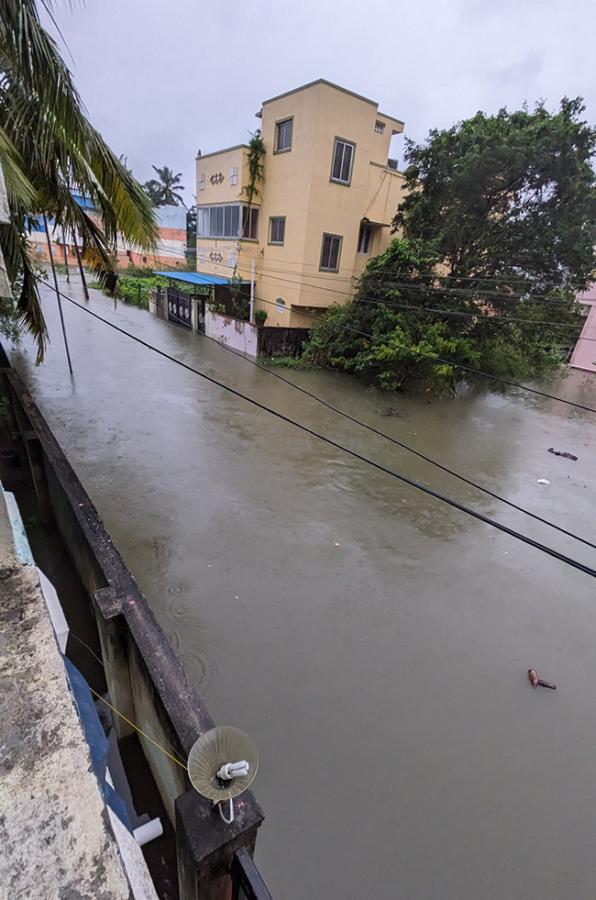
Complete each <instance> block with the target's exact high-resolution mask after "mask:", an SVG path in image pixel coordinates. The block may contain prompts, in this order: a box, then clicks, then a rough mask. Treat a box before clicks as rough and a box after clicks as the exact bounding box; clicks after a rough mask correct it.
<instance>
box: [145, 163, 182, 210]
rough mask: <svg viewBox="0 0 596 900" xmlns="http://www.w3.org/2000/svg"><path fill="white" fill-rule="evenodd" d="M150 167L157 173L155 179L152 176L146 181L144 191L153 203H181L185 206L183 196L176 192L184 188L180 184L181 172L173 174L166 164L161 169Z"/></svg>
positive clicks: (155, 204) (166, 204)
mask: <svg viewBox="0 0 596 900" xmlns="http://www.w3.org/2000/svg"><path fill="white" fill-rule="evenodd" d="M151 168H152V169H153V171H154V172H155V173H156V174H157V179H155V178H152V179H151V181H147V182H146V183H145V191H146V192H147V194H148V195H149V197H151V199H152V200H153V205H154V206H178V204H181V205H182V206H184V207H185V208H186V203H185V202H184V198H183V197H182V195H181V194H180V193H178V192H179V191H184V190H185V187H184V185H183V184H180V179H181V178H182V172H178V174H177V175H174V170H173V169H169V168H168V167H167V166H163V167H162V168H161V169H160V168H158V167H157V166H151ZM154 198H155V199H154Z"/></svg>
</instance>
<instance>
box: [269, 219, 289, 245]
mask: <svg viewBox="0 0 596 900" xmlns="http://www.w3.org/2000/svg"><path fill="white" fill-rule="evenodd" d="M285 235H286V217H285V216H271V218H270V219H269V243H270V244H283V242H284V238H285Z"/></svg>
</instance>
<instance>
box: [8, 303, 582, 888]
mask: <svg viewBox="0 0 596 900" xmlns="http://www.w3.org/2000/svg"><path fill="white" fill-rule="evenodd" d="M91 306H92V308H93V309H95V310H97V311H100V312H101V314H103V315H104V316H106V317H107V318H111V319H114V320H115V321H118V323H119V324H122V325H123V327H125V328H128V329H130V330H132V331H134V332H135V333H137V334H139V335H141V336H142V337H143V338H144V339H145V340H147V341H149V342H151V343H154V344H157V345H158V346H160V347H161V348H163V349H165V350H167V351H168V352H169V353H172V354H173V355H175V356H177V357H178V358H180V359H184V360H185V361H186V362H188V363H190V364H192V365H195V366H197V367H199V368H200V369H202V370H203V371H205V372H208V373H209V374H211V375H213V376H214V377H216V378H219V379H221V380H223V381H225V382H226V383H227V384H229V385H230V386H232V387H235V388H238V389H240V390H242V391H244V392H246V393H248V394H249V395H250V396H254V397H255V398H258V399H259V400H260V401H261V402H263V403H266V404H269V405H271V406H273V407H274V408H275V409H277V410H279V411H280V412H283V413H284V414H286V415H290V416H292V417H294V418H296V419H298V420H299V421H302V422H304V423H307V424H308V425H309V426H310V427H312V428H315V429H316V430H318V431H321V432H322V433H324V434H327V435H329V436H330V437H332V438H333V439H334V440H337V441H339V442H342V443H345V444H346V445H348V446H350V447H352V448H353V449H354V450H356V451H358V452H360V453H364V454H366V455H368V456H370V457H371V458H373V459H375V460H376V461H378V462H380V463H382V464H384V465H386V466H389V467H392V468H394V469H396V470H397V471H400V472H403V473H404V474H406V475H407V476H409V477H411V478H415V479H418V480H420V481H422V482H423V483H425V484H429V485H432V486H433V487H434V488H436V489H438V490H440V491H443V492H445V493H447V494H449V495H450V496H453V497H455V498H457V499H458V500H460V501H461V502H465V503H468V504H471V505H473V506H474V507H475V508H476V509H478V510H480V511H482V512H483V513H485V514H489V515H492V516H495V517H498V518H499V521H502V522H504V523H505V524H507V525H510V526H512V527H516V528H520V529H522V530H523V531H524V532H525V533H527V534H529V535H531V536H532V537H535V538H536V539H538V540H541V541H544V542H546V543H548V544H550V545H551V546H554V547H556V548H558V549H560V550H561V551H563V552H566V553H570V554H571V555H574V556H576V557H577V558H578V559H582V560H584V561H587V562H590V563H591V564H592V565H594V564H595V563H596V560H595V556H596V554H590V553H589V552H588V549H587V548H585V547H582V546H580V545H576V543H575V542H574V541H572V540H571V539H567V538H564V537H563V536H561V535H558V534H556V533H555V532H550V529H547V528H545V526H541V525H540V524H539V523H537V522H535V521H532V520H530V519H527V518H526V517H524V516H523V515H522V514H520V513H517V512H516V511H515V510H512V509H509V508H507V507H503V506H502V505H500V504H499V503H498V502H497V501H495V500H493V499H491V498H489V497H487V496H486V495H484V494H480V493H478V492H477V491H475V490H474V489H473V488H471V487H470V486H467V485H465V484H462V483H461V482H459V481H457V480H456V479H454V478H453V477H452V476H450V475H448V474H446V473H444V472H440V471H437V470H436V469H433V467H432V466H429V465H428V464H427V463H425V462H424V461H422V460H420V459H418V458H416V457H414V456H412V455H411V454H408V453H407V452H406V451H403V450H401V449H400V448H398V447H396V446H394V445H391V444H390V443H389V442H386V441H383V440H382V439H381V438H379V437H377V436H375V435H372V434H370V433H367V432H365V431H363V430H362V429H360V428H358V427H357V426H356V425H354V424H353V423H350V422H347V421H346V420H345V419H341V418H340V417H338V416H337V415H335V414H334V413H332V412H331V411H329V410H327V409H324V408H322V407H321V406H320V405H317V404H316V403H315V402H314V401H312V400H310V399H309V398H307V397H305V396H303V395H301V394H299V393H297V392H295V391H292V389H291V388H290V387H289V386H287V385H284V384H283V383H280V382H279V381H278V380H277V379H274V378H271V377H269V376H268V375H267V373H264V372H262V371H259V370H258V369H256V368H255V367H254V366H251V365H249V364H248V363H246V362H245V361H243V360H241V359H238V358H236V357H235V356H233V355H232V354H230V353H227V352H226V351H224V350H223V349H222V348H220V347H218V346H216V345H214V344H213V343H210V342H209V341H207V340H205V339H201V338H200V337H198V336H193V335H191V334H188V333H186V332H184V331H182V330H179V329H176V328H175V327H172V326H168V325H166V324H165V323H163V322H158V321H156V320H154V319H152V318H151V317H150V316H149V315H148V314H147V313H144V312H142V311H140V310H137V309H134V308H128V307H125V306H122V305H120V306H119V307H118V308H117V309H116V310H114V309H113V308H112V305H111V304H110V303H109V302H107V301H106V300H105V299H103V298H101V297H98V296H97V295H94V297H93V299H92V300H91ZM65 307H66V308H65V315H66V322H67V328H68V331H69V335H70V340H71V348H72V356H73V364H74V369H75V381H74V385H73V384H72V383H71V382H70V379H69V377H68V372H67V369H66V364H65V360H64V358H63V348H62V345H61V342H60V335H59V332H58V331H57V321H56V316H55V308H54V301H53V298H52V297H51V295H48V296H47V297H46V298H45V300H44V308H45V309H46V312H47V315H48V318H49V321H50V330H51V336H52V338H53V343H52V346H51V349H50V352H49V354H48V360H47V364H46V365H45V366H44V367H43V368H42V369H35V368H34V367H33V365H32V361H33V358H34V357H33V352H32V350H31V347H30V345H29V344H28V343H27V342H26V341H25V342H24V343H23V345H22V347H21V349H17V350H16V351H15V352H14V354H13V357H12V358H13V362H14V364H15V365H16V366H17V367H18V368H19V370H20V371H21V372H22V373H23V374H24V376H25V377H26V380H27V381H28V382H29V384H30V385H31V387H32V390H33V393H34V395H35V397H36V399H37V400H38V402H39V404H40V406H41V407H42V409H43V411H44V412H45V414H46V415H47V417H48V419H49V421H50V424H51V425H52V427H53V428H54V429H55V432H56V434H57V437H58V439H59V440H60V442H61V444H62V446H63V447H64V448H65V450H66V451H67V453H68V454H69V457H70V459H71V462H72V464H73V466H74V468H75V470H76V471H77V473H78V474H79V476H80V477H81V478H82V480H83V482H84V484H85V486H86V487H87V489H88V491H89V493H90V494H91V496H92V498H93V500H94V501H95V503H96V504H97V506H98V509H99V511H100V513H101V515H102V516H103V518H104V520H105V522H106V525H107V527H108V529H109V530H110V532H111V533H112V536H113V538H114V540H115V541H116V543H117V544H118V546H119V548H120V550H121V552H122V554H123V556H124V558H125V560H126V562H127V564H128V565H129V566H130V568H131V570H132V571H133V573H134V574H135V576H136V578H137V579H138V581H139V584H140V586H141V588H142V589H143V590H144V592H145V594H146V595H147V597H148V598H149V600H150V602H151V604H152V606H153V608H154V610H155V612H156V614H157V616H158V618H159V620H160V622H161V624H162V625H163V627H164V629H165V630H166V633H167V634H168V636H169V637H170V638H171V640H172V642H173V644H174V646H175V647H176V650H177V652H178V653H179V654H180V656H181V658H182V660H183V662H184V665H185V668H186V669H187V671H188V673H189V676H190V678H191V679H192V681H193V682H194V684H195V685H196V686H197V687H198V688H199V689H200V691H201V693H202V694H203V696H204V697H205V698H206V700H207V702H208V703H209V705H210V707H211V710H212V713H213V715H214V717H215V718H216V719H217V720H218V721H220V722H222V723H228V722H230V723H231V722H233V723H235V724H237V725H239V726H240V727H242V728H245V729H246V730H247V731H249V732H250V733H252V734H253V735H254V737H255V738H256V740H257V742H258V744H259V746H260V750H261V755H262V760H263V762H262V768H261V770H260V772H259V778H258V781H257V783H256V786H255V787H256V793H257V796H258V798H259V800H260V801H261V802H262V803H263V806H264V807H265V809H266V812H267V815H268V818H267V821H266V823H265V826H264V828H263V829H262V834H261V835H260V838H259V844H258V851H257V853H258V860H259V862H260V865H261V867H262V869H263V872H264V874H265V877H266V879H267V880H268V881H269V883H270V885H271V887H272V889H273V891H274V894H275V896H276V898H277V900H282V898H283V900H286V898H287V900H303V898H307V897H308V898H336V897H337V898H340V897H341V898H361V897H367V896H374V897H375V898H376V900H393V898H395V897H397V896H399V897H407V898H408V900H431V898H437V900H445V898H447V900H477V898H479V897H482V898H494V900H503V898H512V900H517V898H522V897H523V898H524V900H545V898H551V897H557V898H558V900H588V898H589V900H593V897H594V877H593V862H592V857H593V848H592V843H593V841H592V839H591V835H592V834H593V809H594V808H595V806H596V781H595V779H594V777H593V774H594V763H595V758H596V757H595V754H596V750H595V749H594V748H595V747H596V692H595V691H594V688H593V685H594V683H595V682H596V658H595V655H594V650H593V648H594V644H595V642H596V601H595V596H596V595H595V592H594V586H593V583H592V582H591V580H590V579H589V578H587V577H586V576H584V575H582V574H581V573H578V572H575V571H573V570H571V569H568V568H566V567H565V566H563V565H562V564H560V563H558V562H557V561H556V560H553V559H550V558H548V557H545V556H544V555H542V554H540V553H538V552H536V551H533V550H532V549H530V548H528V547H525V546H523V545H521V544H519V543H518V542H515V541H514V540H512V539H510V538H508V537H507V536H505V535H503V534H500V533H498V532H496V531H495V530H494V529H491V528H490V527H488V526H485V525H482V524H480V523H478V522H476V521H474V520H472V519H470V518H468V517H465V516H464V515H463V514H461V513H459V512H458V511H457V510H453V509H450V508H448V507H447V506H445V505H444V504H441V503H439V502H437V501H435V500H433V499H431V498H430V497H426V496H424V495H422V494H420V493H419V492H416V491H414V490H413V489H412V488H410V487H408V486H406V485H404V484H401V483H399V482H397V481H395V480H394V479H391V478H389V477H387V476H385V475H383V474H382V473H380V472H378V471H375V470H373V469H371V468H370V467H367V466H365V465H363V464H361V463H359V462H358V461H356V460H355V459H352V458H350V457H348V456H346V455H345V454H342V453H341V452H340V451H337V450H335V449H334V448H332V447H329V446H326V445H324V444H322V443H321V442H319V441H316V440H315V439H312V438H310V437H308V436H307V435H305V434H303V433H300V432H299V431H297V430H296V429H293V428H291V427H290V426H289V425H286V424H284V423H283V422H280V421H279V420H276V419H275V418H273V417H271V416H268V415H267V414H266V413H264V412H261V411H259V410H257V409H255V408H253V407H250V406H249V405H248V404H246V403H243V402H242V401H241V400H239V399H237V398H234V397H232V396H230V395H229V394H227V393H225V392H224V391H221V390H220V389H218V388H216V387H215V386H213V385H210V384H208V383H206V382H204V381H202V380H201V379H199V378H197V377H195V376H193V375H192V374H190V373H189V372H185V371H183V370H182V369H179V368H178V367H176V366H174V365H172V364H171V363H168V362H167V361H166V360H164V359H160V358H158V357H157V356H155V355H152V354H151V353H150V352H149V351H147V350H146V349H144V348H143V347H140V346H139V345H135V344H134V343H132V342H130V341H129V340H128V339H127V338H125V337H124V336H122V335H118V334H116V333H115V332H114V331H113V330H112V329H109V328H107V327H106V326H103V325H102V324H101V323H100V322H97V321H96V320H93V319H92V318H91V317H88V316H85V314H84V313H83V312H81V311H80V310H77V309H76V308H72V307H70V306H69V305H68V304H65ZM283 374H284V377H288V378H289V379H291V380H296V381H297V382H299V383H300V384H302V385H303V386H305V387H306V388H308V390H311V391H313V392H315V393H319V394H321V395H322V396H324V397H325V399H327V400H328V401H330V402H331V403H333V404H335V405H337V406H339V407H341V408H344V409H346V410H347V411H349V412H350V413H351V414H352V415H356V416H358V417H359V418H362V419H364V420H365V421H368V422H370V423H371V424H373V425H374V426H375V427H377V428H380V429H381V430H383V431H386V432H387V433H389V434H391V435H392V436H394V437H396V438H397V439H399V440H401V441H404V442H406V443H409V444H411V445H412V446H413V447H415V448H417V449H420V450H422V451H423V452H426V453H429V454H430V455H435V456H436V457H437V458H439V459H440V460H441V461H442V462H443V463H445V464H446V465H449V466H450V467H452V468H454V469H455V470H457V471H461V472H462V473H464V474H466V475H467V476H468V477H470V478H472V479H477V480H478V481H480V482H481V483H482V484H483V485H485V486H486V487H488V488H490V489H491V490H493V491H496V492H498V493H502V494H503V495H504V496H506V497H508V498H509V499H511V500H513V501H515V502H516V503H519V504H522V505H527V506H528V507H530V508H532V509H533V510H534V511H536V512H538V513H539V514H540V515H542V516H544V517H546V518H551V519H553V520H555V521H556V522H557V523H558V524H560V525H562V526H563V527H565V528H569V529H571V530H575V531H577V532H579V533H583V534H585V535H586V536H588V537H589V536H591V538H592V539H594V536H595V528H594V509H595V508H596V503H595V494H594V489H595V476H596V466H595V465H594V444H595V438H596V426H595V422H596V416H593V417H591V416H589V415H588V414H587V413H582V412H580V411H578V410H575V409H573V408H571V407H566V406H563V405H562V404H557V403H555V402H554V401H549V400H545V399H544V398H539V397H535V396H532V395H521V394H520V393H517V394H513V393H512V394H510V395H501V394H494V393H492V394H487V393H486V392H484V391H482V390H480V389H479V388H476V387H475V388H472V389H467V390H465V391H462V393H461V394H460V395H459V396H458V397H457V398H455V399H440V400H437V399H432V400H431V401H430V402H428V398H412V397H401V396H400V397H388V396H386V395H383V394H378V393H375V392H370V391H367V390H365V389H364V388H363V387H362V385H360V384H358V383H357V382H354V381H352V380H351V379H349V378H346V377H345V376H341V375H338V374H334V373H326V372H316V371H313V372H301V371H294V370H292V371H291V372H290V373H285V372H284V373H283ZM546 389H547V390H549V391H552V392H553V393H561V394H563V395H564V396H567V397H569V398H570V399H574V400H577V401H578V402H583V403H588V404H589V405H595V404H596V382H595V381H594V379H593V378H592V379H590V376H588V375H583V374H581V373H577V372H575V373H572V374H571V375H570V376H569V377H567V378H565V379H558V380H555V381H554V382H553V383H552V384H550V385H548V386H547V388H546ZM388 406H391V407H395V408H397V409H398V410H399V413H400V414H399V416H396V417H392V416H387V417H386V416H383V415H382V413H383V411H384V410H385V409H386V408H387V407H388ZM551 446H555V447H556V448H558V449H564V450H569V451H571V452H573V453H576V454H577V455H578V457H579V460H578V461H577V462H571V461H569V460H564V459H561V458H557V457H554V456H553V455H552V454H549V453H548V452H547V450H548V447H551ZM539 478H547V479H548V480H549V481H550V485H549V486H541V485H539V484H537V480H538V479H539ZM530 666H535V667H537V668H538V669H539V670H540V671H541V673H543V674H544V676H545V677H547V678H552V680H554V681H556V682H557V683H558V685H559V690H558V691H557V692H556V693H551V692H542V693H540V692H536V691H532V690H531V689H529V688H528V685H527V681H526V676H525V672H526V670H527V669H528V667H530ZM379 773H382V777H381V775H380V774H379Z"/></svg>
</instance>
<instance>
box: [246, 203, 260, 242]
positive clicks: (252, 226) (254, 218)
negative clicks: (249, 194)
mask: <svg viewBox="0 0 596 900" xmlns="http://www.w3.org/2000/svg"><path fill="white" fill-rule="evenodd" d="M258 232H259V210H258V209H256V208H255V207H254V206H243V207H242V237H243V238H248V239H249V240H252V241H256V239H257V236H258Z"/></svg>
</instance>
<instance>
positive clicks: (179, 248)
mask: <svg viewBox="0 0 596 900" xmlns="http://www.w3.org/2000/svg"><path fill="white" fill-rule="evenodd" d="M75 199H76V200H77V203H79V205H80V206H82V207H83V208H84V209H86V210H87V211H88V212H89V213H90V215H91V217H92V218H94V219H96V221H97V223H98V224H101V220H100V217H99V214H98V213H97V212H96V210H95V209H94V207H93V204H92V203H91V201H90V200H89V198H88V197H84V196H82V195H81V194H76V195H75ZM155 215H156V218H157V224H158V227H159V238H158V243H157V250H156V252H155V253H154V254H149V255H144V254H142V253H139V252H138V250H136V249H135V248H134V247H132V245H131V244H128V243H127V242H126V241H125V240H124V239H123V238H122V237H121V236H120V235H118V240H117V246H116V262H117V266H118V268H119V269H124V268H126V267H127V266H148V267H151V268H156V267H158V268H174V267H177V268H181V269H184V268H185V267H186V210H185V209H184V207H182V206H160V207H158V208H157V209H156V210H155ZM48 225H49V231H50V238H51V241H52V251H53V253H54V260H55V261H56V262H58V263H64V258H65V254H66V260H67V262H68V265H69V266H76V265H77V257H76V249H75V243H74V242H75V240H76V242H77V244H78V247H79V250H80V249H81V243H82V242H81V238H80V236H79V235H76V234H75V235H73V233H72V232H71V231H70V230H69V229H66V230H65V233H64V234H63V233H62V229H61V228H54V221H53V219H50V220H49V221H48ZM29 241H30V244H31V245H32V246H33V248H34V250H35V253H36V255H37V256H38V257H39V259H40V260H43V261H44V262H48V261H49V254H48V247H47V240H46V235H45V230H44V225H43V220H42V219H37V221H36V222H34V223H33V230H32V232H31V234H30V236H29Z"/></svg>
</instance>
